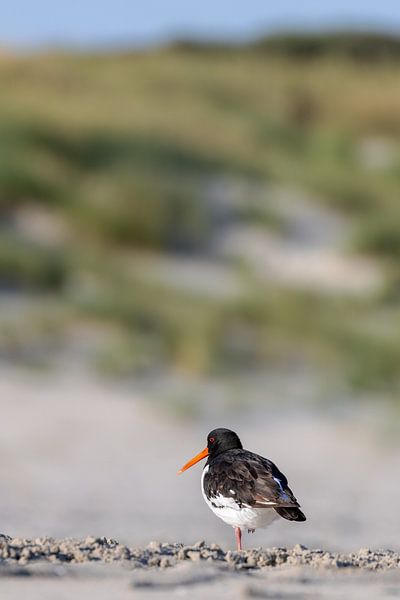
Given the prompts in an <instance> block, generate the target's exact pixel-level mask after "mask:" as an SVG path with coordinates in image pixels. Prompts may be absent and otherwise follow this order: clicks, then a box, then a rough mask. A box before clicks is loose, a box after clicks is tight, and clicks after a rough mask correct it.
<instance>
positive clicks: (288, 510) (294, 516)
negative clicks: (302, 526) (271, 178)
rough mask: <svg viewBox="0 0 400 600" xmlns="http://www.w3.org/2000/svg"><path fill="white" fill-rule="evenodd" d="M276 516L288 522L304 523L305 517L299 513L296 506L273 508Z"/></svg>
mask: <svg viewBox="0 0 400 600" xmlns="http://www.w3.org/2000/svg"><path fill="white" fill-rule="evenodd" d="M275 510H276V512H277V513H278V515H280V516H281V517H283V518H284V519H287V520H288V521H305V520H306V515H305V514H304V513H303V512H301V510H300V509H299V508H297V506H285V507H280V508H275Z"/></svg>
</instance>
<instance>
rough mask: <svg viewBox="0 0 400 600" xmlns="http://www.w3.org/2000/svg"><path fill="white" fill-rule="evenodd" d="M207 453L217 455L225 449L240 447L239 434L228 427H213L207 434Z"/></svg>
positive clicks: (212, 455)
mask: <svg viewBox="0 0 400 600" xmlns="http://www.w3.org/2000/svg"><path fill="white" fill-rule="evenodd" d="M207 448H208V455H209V456H211V457H214V456H217V455H218V454H221V453H222V452H225V451H226V450H235V449H242V448H243V446H242V442H241V441H240V439H239V436H238V435H237V434H236V433H235V432H234V431H231V430H230V429H224V428H223V427H219V428H218V429H213V430H212V431H210V433H209V434H208V436H207Z"/></svg>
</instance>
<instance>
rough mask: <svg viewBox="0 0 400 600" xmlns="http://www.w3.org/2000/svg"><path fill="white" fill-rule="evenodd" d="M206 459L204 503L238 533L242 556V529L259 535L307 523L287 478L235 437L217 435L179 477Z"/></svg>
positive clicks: (219, 432)
mask: <svg viewBox="0 0 400 600" xmlns="http://www.w3.org/2000/svg"><path fill="white" fill-rule="evenodd" d="M203 458H207V462H206V464H205V467H204V469H203V474H202V477H201V490H202V493H203V498H204V500H205V501H206V503H207V505H208V506H209V507H210V508H211V510H212V511H213V513H214V514H216V515H217V517H219V518H220V519H222V520H223V521H225V523H228V525H231V526H232V527H233V528H234V529H235V536H236V542H237V549H238V550H241V549H242V530H243V529H247V530H248V532H249V533H250V532H254V531H255V530H256V529H258V528H260V527H267V526H268V525H270V524H271V523H272V522H273V521H275V519H277V518H279V517H283V518H284V519H288V521H305V520H306V517H305V515H304V514H303V513H302V511H301V510H300V505H299V503H298V502H297V500H296V498H295V497H294V495H293V492H292V490H291V489H290V488H289V487H288V481H287V479H286V477H285V475H284V474H283V473H281V472H280V471H279V469H278V467H277V466H276V465H274V463H273V462H272V461H271V460H268V458H264V457H263V456H260V455H259V454H254V452H250V451H249V450H244V449H243V446H242V443H241V441H240V439H239V437H238V435H237V434H236V433H235V432H234V431H231V430H230V429H223V428H219V429H213V431H211V432H210V433H209V434H208V436H207V447H206V448H204V450H202V451H201V452H199V454H197V455H196V456H194V457H193V458H192V459H191V460H189V461H188V462H187V463H186V464H185V465H184V466H183V467H182V469H180V471H178V472H179V473H183V471H186V469H189V467H192V466H193V465H195V464H196V463H197V462H199V461H200V460H202V459H203Z"/></svg>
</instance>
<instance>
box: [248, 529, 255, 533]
mask: <svg viewBox="0 0 400 600" xmlns="http://www.w3.org/2000/svg"><path fill="white" fill-rule="evenodd" d="M254 532H255V529H248V530H247V533H254Z"/></svg>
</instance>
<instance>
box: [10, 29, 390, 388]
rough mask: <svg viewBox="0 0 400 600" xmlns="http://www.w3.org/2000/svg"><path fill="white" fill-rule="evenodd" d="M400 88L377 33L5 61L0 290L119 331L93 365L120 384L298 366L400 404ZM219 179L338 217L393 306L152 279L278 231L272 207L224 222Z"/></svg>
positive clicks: (279, 289)
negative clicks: (289, 192)
mask: <svg viewBox="0 0 400 600" xmlns="http://www.w3.org/2000/svg"><path fill="white" fill-rule="evenodd" d="M399 74H400V39H399V38H396V37H388V36H383V35H373V34H360V35H356V34H332V35H321V36H319V35H304V36H299V35H286V36H277V37H272V38H267V39H265V40H257V41H256V42H254V43H251V44H248V45H247V46H232V47H229V46H226V45H219V44H214V45H208V46H206V45H202V44H196V43H193V42H179V43H176V44H173V45H172V46H171V47H169V48H164V49H158V50H152V51H143V52H132V53H130V52H124V53H110V54H97V55H79V54H66V53H46V54H41V55H35V56H30V57H28V56H18V57H17V56H13V55H6V54H4V55H0V90H1V91H0V286H1V289H2V290H3V293H5V294H10V293H13V294H14V293H15V294H25V295H27V296H28V295H29V297H33V298H34V299H35V302H36V301H37V297H38V294H39V295H40V294H42V295H43V296H46V297H49V296H50V297H52V299H53V300H54V299H55V300H56V302H57V303H59V305H60V306H62V307H67V308H68V310H69V311H71V310H72V311H73V312H74V315H75V317H74V319H75V322H78V323H88V322H89V323H91V324H92V325H93V326H95V325H96V324H101V325H102V326H103V325H104V324H107V325H109V326H110V330H109V332H108V334H107V344H105V345H103V346H101V345H100V347H99V348H97V350H96V352H95V353H94V357H93V360H94V362H95V363H96V364H97V366H99V368H101V369H102V370H105V371H107V372H112V373H114V374H118V375H127V374H131V373H136V372H147V371H151V369H156V368H159V369H162V368H165V367H173V368H178V369H182V370H184V371H187V372H194V373H210V372H218V371H221V370H222V371H225V370H228V371H229V370H232V369H240V368H243V369H247V370H248V369H252V368H261V369H262V368H266V367H269V366H274V365H276V364H290V361H292V360H301V361H309V362H311V363H312V364H314V365H317V366H318V368H321V369H323V370H324V369H325V371H326V373H327V376H328V377H330V378H331V379H336V381H340V384H342V382H343V383H344V382H347V384H349V385H351V386H353V388H355V389H360V390H369V391H375V390H379V391H381V390H383V391H385V392H389V393H391V394H392V393H394V394H396V393H397V391H398V387H399V383H400V376H399V373H400V372H399V369H398V365H399V359H400V329H399V327H398V323H399V318H400V311H399V307H398V303H397V299H398V281H399V273H398V260H399V256H400V204H399V197H400V77H399ZM216 181H217V182H218V181H220V182H221V181H222V182H227V184H228V185H229V182H235V181H236V182H237V181H239V182H240V181H244V182H251V185H254V187H255V188H256V189H263V186H264V187H265V189H267V190H268V189H269V187H268V186H279V185H290V186H291V187H292V188H294V189H298V190H300V191H301V193H302V194H304V193H307V194H310V197H312V198H313V199H314V200H313V201H315V202H317V203H319V204H320V206H322V207H329V208H331V209H334V210H337V211H338V212H339V213H340V214H341V215H342V216H343V217H344V218H345V219H346V220H347V221H348V222H349V223H350V224H351V230H352V232H353V234H352V238H351V240H350V243H349V246H348V251H349V252H352V253H355V254H360V255H363V256H364V257H368V258H371V259H373V260H375V261H377V263H378V264H380V265H381V268H382V269H383V272H384V273H385V274H386V281H385V289H384V290H382V291H381V293H371V294H365V295H363V294H361V295H358V296H351V295H350V296H348V295H346V294H342V295H337V294H336V295H331V294H329V293H328V294H327V293H326V291H325V290H318V289H313V290H308V291H307V290H305V289H303V288H302V286H297V287H296V286H282V285H278V284H276V283H274V282H273V281H268V280H266V281H260V280H259V279H258V278H257V277H255V276H254V274H253V273H252V272H251V270H249V269H248V268H244V267H243V265H241V264H237V263H235V262H234V261H233V262H232V261H231V262H230V263H228V266H229V267H232V268H233V269H234V270H235V272H236V273H237V274H238V276H239V278H240V279H241V282H242V285H241V292H240V294H236V295H235V294H233V295H232V296H231V297H229V296H228V297H227V296H226V295H225V296H222V297H219V296H218V295H213V293H209V294H207V293H205V294H199V293H197V292H196V291H194V290H193V289H191V288H190V286H189V288H185V286H183V287H182V286H179V285H174V282H173V278H172V277H171V278H169V277H168V266H167V265H166V266H165V267H163V266H162V265H161V267H159V270H160V269H161V271H164V273H162V275H163V277H160V276H158V275H157V273H156V274H154V273H153V271H152V267H151V264H152V263H151V259H154V258H157V257H164V258H165V257H169V258H170V259H171V260H176V261H179V260H181V259H182V258H193V259H194V260H196V259H199V260H200V259H201V260H208V259H212V260H217V259H216V258H215V256H214V255H213V247H214V244H215V241H216V240H218V236H219V234H220V232H221V230H222V228H223V227H225V226H226V225H227V223H230V222H233V223H236V224H243V223H246V224H248V225H249V226H252V225H254V226H262V227H263V228H265V229H266V230H268V231H270V232H273V233H274V234H276V235H279V234H281V233H282V232H284V231H285V223H284V220H283V219H282V217H281V216H280V215H279V211H276V210H275V207H274V200H273V199H272V201H271V200H270V199H268V193H265V194H264V195H261V196H260V198H261V200H260V202H257V203H255V204H253V205H251V203H250V202H249V203H247V204H246V198H241V202H237V203H236V204H235V203H234V202H231V203H230V206H228V207H227V204H226V202H225V203H224V202H223V201H222V202H221V201H220V199H218V198H217V196H218V194H217V196H216V194H215V192H213V191H212V189H213V188H212V185H213V182H216ZM257 186H258V187H257ZM210 187H211V191H210ZM244 189H245V192H244V193H246V189H247V188H244ZM243 200H244V201H243ZM228 204H229V202H228ZM149 260H150V262H149ZM222 262H223V261H222ZM149 265H150V266H149ZM225 266H226V265H225ZM165 271H166V272H165ZM203 287H204V288H207V287H209V292H212V291H213V289H212V288H213V285H212V283H210V284H209V286H208V285H207V282H205V284H204V286H203ZM44 311H45V309H44ZM68 315H69V318H68V319H66V322H67V324H68V327H69V326H71V319H70V312H68ZM64 316H65V314H64V312H63V311H61V313H60V320H63V319H64ZM2 319H3V321H4V320H6V321H7V323H8V325H7V327H8V329H7V331H9V328H10V324H9V321H10V318H9V316H8V313H7V311H5V312H4V311H3V316H2ZM16 321H18V319H16ZM11 323H12V319H11ZM0 325H1V323H0ZM1 331H2V330H1V327H0V337H1ZM57 331H58V329H57ZM7 335H8V336H9V333H8V334H7ZM57 335H58V334H57ZM3 338H4V336H3ZM3 338H2V339H3ZM4 339H5V338H4ZM4 339H3V342H2V349H3V350H2V352H3V354H4V348H5V347H6V342H5V341H4ZM27 339H28V342H29V343H32V335H29V336H27ZM20 343H21V341H19V344H20Z"/></svg>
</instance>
